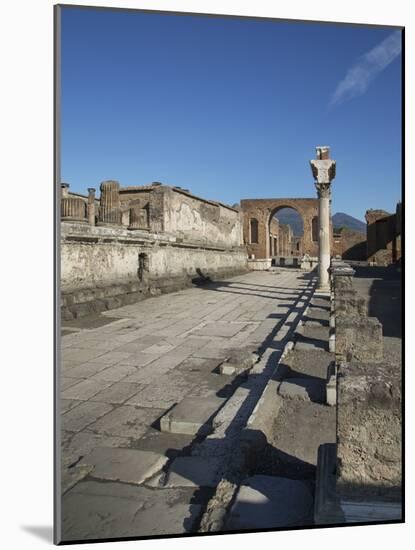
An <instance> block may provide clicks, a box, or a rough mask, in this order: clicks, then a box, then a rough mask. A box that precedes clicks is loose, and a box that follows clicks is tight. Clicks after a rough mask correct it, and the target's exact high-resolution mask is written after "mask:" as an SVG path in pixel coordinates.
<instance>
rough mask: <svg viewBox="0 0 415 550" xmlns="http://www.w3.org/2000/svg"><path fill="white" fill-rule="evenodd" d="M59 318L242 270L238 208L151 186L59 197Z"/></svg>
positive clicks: (108, 184) (65, 189) (107, 187)
mask: <svg viewBox="0 0 415 550" xmlns="http://www.w3.org/2000/svg"><path fill="white" fill-rule="evenodd" d="M60 205H61V221H62V224H61V288H62V312H63V316H64V318H66V319H71V318H73V317H79V316H83V315H87V314H90V313H94V312H99V311H103V310H106V309H112V308H114V307H118V306H120V305H124V304H127V303H133V302H136V301H138V300H140V299H142V298H143V297H145V296H149V295H156V294H160V293H162V292H171V291H174V290H178V289H180V288H184V287H186V286H189V284H191V282H192V281H193V282H195V281H196V282H197V281H198V280H201V281H202V280H206V279H208V278H211V279H214V278H219V277H224V276H232V275H236V274H238V273H243V272H244V271H246V269H247V256H246V249H245V247H244V246H243V241H242V218H241V213H240V211H239V210H238V209H235V208H231V207H230V206H227V205H225V204H222V203H219V202H214V201H209V200H205V199H202V198H200V197H196V196H194V195H192V194H191V193H189V192H188V191H187V190H184V189H181V188H175V187H169V186H167V185H162V184H159V183H153V184H152V185H148V186H137V187H121V186H120V184H119V183H118V182H116V181H105V182H103V183H102V184H101V186H100V198H99V200H98V199H97V198H96V197H95V190H94V189H89V195H88V196H83V195H80V194H75V193H71V192H70V191H69V186H68V185H67V184H62V193H61V200H60Z"/></svg>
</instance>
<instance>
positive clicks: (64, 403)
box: [60, 399, 83, 414]
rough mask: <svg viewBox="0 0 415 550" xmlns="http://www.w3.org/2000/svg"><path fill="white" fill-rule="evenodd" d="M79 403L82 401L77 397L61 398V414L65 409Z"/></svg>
mask: <svg viewBox="0 0 415 550" xmlns="http://www.w3.org/2000/svg"><path fill="white" fill-rule="evenodd" d="M80 403H83V401H80V400H78V399H61V400H60V405H61V414H63V413H66V412H67V411H70V410H71V409H73V408H74V407H76V406H77V405H79V404H80Z"/></svg>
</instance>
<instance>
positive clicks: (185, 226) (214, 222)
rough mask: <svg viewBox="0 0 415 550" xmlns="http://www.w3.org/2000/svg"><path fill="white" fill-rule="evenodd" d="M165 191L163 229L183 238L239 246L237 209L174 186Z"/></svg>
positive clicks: (239, 223) (239, 221) (239, 225)
mask: <svg viewBox="0 0 415 550" xmlns="http://www.w3.org/2000/svg"><path fill="white" fill-rule="evenodd" d="M163 191H164V195H165V203H164V206H165V210H164V231H166V232H167V233H172V234H174V235H175V236H176V237H178V238H182V239H183V241H186V242H201V243H205V244H210V245H212V244H215V245H219V246H227V247H229V246H240V245H241V244H242V242H241V218H240V214H239V212H238V211H237V210H235V209H233V208H230V207H226V206H222V205H221V204H219V203H214V202H211V201H206V200H203V199H200V198H198V197H195V196H192V195H189V194H187V193H185V192H182V191H179V190H176V189H174V188H168V187H167V188H166V187H165V188H163Z"/></svg>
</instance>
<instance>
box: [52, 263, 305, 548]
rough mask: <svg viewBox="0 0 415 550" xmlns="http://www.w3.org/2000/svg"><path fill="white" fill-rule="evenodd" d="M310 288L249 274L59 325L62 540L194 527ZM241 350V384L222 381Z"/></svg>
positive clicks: (293, 276)
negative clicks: (245, 357)
mask: <svg viewBox="0 0 415 550" xmlns="http://www.w3.org/2000/svg"><path fill="white" fill-rule="evenodd" d="M314 283H315V281H314V279H312V278H311V276H310V275H309V274H304V273H301V272H300V271H297V270H293V269H278V270H276V271H274V272H272V271H271V272H252V273H249V274H246V275H242V276H239V277H235V278H232V279H229V280H226V281H221V282H217V283H211V284H209V285H207V286H203V287H198V288H190V289H186V290H183V291H180V292H176V293H173V294H167V295H163V296H158V297H154V298H150V299H147V300H145V301H143V302H140V303H138V304H133V305H129V306H125V307H122V308H119V309H116V310H113V311H110V312H106V313H103V314H101V315H100V316H99V318H95V319H91V320H84V319H83V320H81V321H80V322H79V323H76V322H71V323H67V324H65V323H63V327H62V328H63V331H62V333H63V334H64V336H63V337H62V346H61V347H62V370H61V413H62V415H61V430H62V432H61V440H62V493H63V497H62V517H63V519H62V521H63V524H62V535H63V540H64V541H69V540H72V541H75V540H82V539H83V540H85V539H91V540H92V539H99V538H103V537H105V538H111V537H127V536H132V537H140V536H154V535H162V534H177V533H185V532H192V531H193V532H194V531H197V529H198V524H199V520H200V517H201V515H202V514H203V511H204V508H205V506H206V503H207V502H208V500H209V498H210V497H211V495H212V494H213V491H214V488H215V486H216V485H217V483H218V481H219V480H220V479H221V476H222V475H223V472H224V471H225V470H224V463H225V462H226V461H227V459H228V454H229V453H231V452H232V443H233V442H234V440H233V439H232V437H233V435H232V434H235V433H236V432H238V430H240V429H241V428H242V427H243V425H244V422H246V420H247V419H248V417H249V415H250V414H251V412H252V410H253V408H254V407H255V405H256V402H257V399H258V398H259V396H260V395H261V392H262V390H263V388H264V387H265V385H266V383H267V380H268V379H269V376H270V375H271V372H272V370H273V368H274V367H275V364H276V362H277V360H278V358H279V357H280V355H281V352H282V349H283V347H284V345H285V343H286V341H287V339H288V338H289V336H290V334H291V332H292V331H293V329H295V326H296V323H297V322H298V320H299V318H300V317H301V314H302V313H303V311H304V309H305V307H306V305H307V303H308V300H309V299H310V297H311V294H312V292H313V288H314ZM241 350H245V351H246V354H251V353H253V352H256V353H258V354H259V356H260V359H259V361H258V363H256V364H255V365H254V367H253V368H252V370H251V371H250V373H249V374H248V376H246V373H242V374H241V373H240V372H238V371H237V370H236V372H235V373H234V374H231V375H225V374H220V373H221V370H220V368H219V367H220V365H221V364H222V363H223V362H224V361H225V360H226V359H228V358H230V357H231V358H232V356H233V354H235V351H237V352H238V354H239V355H238V354H237V357H240V352H241ZM254 357H255V358H256V356H254ZM163 417H164V420H162V419H163Z"/></svg>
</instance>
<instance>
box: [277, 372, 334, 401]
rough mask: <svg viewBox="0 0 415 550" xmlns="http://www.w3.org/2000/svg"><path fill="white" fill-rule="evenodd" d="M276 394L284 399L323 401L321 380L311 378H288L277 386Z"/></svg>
mask: <svg viewBox="0 0 415 550" xmlns="http://www.w3.org/2000/svg"><path fill="white" fill-rule="evenodd" d="M278 394H279V395H280V396H281V397H284V398H286V399H300V400H301V401H314V402H317V403H322V402H323V396H324V386H323V382H322V381H321V380H318V379H313V378H288V379H287V380H283V381H282V382H281V383H280V385H279V387H278Z"/></svg>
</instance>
